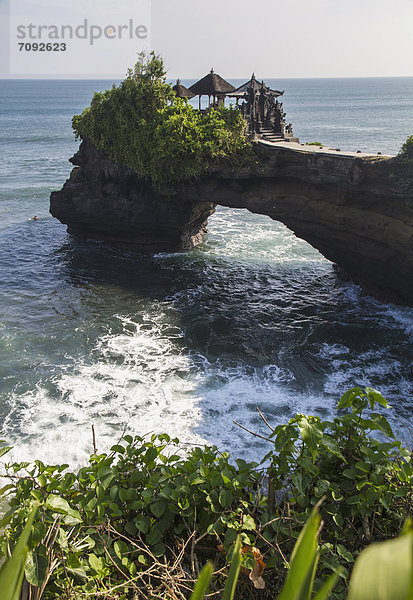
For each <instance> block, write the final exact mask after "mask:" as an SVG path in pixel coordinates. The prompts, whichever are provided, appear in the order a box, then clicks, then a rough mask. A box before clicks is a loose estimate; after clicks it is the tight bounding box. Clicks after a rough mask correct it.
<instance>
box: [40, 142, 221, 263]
mask: <svg viewBox="0 0 413 600" xmlns="http://www.w3.org/2000/svg"><path fill="white" fill-rule="evenodd" d="M70 162H71V163H72V164H73V165H75V168H74V169H73V170H72V173H71V175H70V178H69V179H68V180H67V181H66V183H65V184H64V186H63V188H62V190H60V191H59V192H52V194H51V197H50V212H51V214H52V215H53V216H54V217H57V218H58V219H59V220H60V221H61V222H62V223H64V224H65V225H67V230H68V232H69V233H71V234H75V235H78V236H82V237H87V238H94V239H99V240H106V241H108V242H111V243H113V244H117V245H121V246H124V247H136V248H138V249H139V250H141V251H144V252H145V251H147V252H175V251H176V250H190V249H191V248H193V247H194V246H196V245H197V244H199V243H200V242H201V241H202V239H203V238H204V236H205V233H206V225H207V219H208V217H209V216H210V215H211V214H212V213H213V212H214V210H215V205H214V204H213V203H212V202H210V201H205V202H193V201H192V200H184V199H182V198H181V197H180V196H179V195H178V190H177V189H176V188H173V187H171V188H170V189H168V190H165V191H164V192H163V193H162V194H160V193H158V192H156V191H155V190H154V188H153V187H152V186H151V185H150V184H149V183H147V182H146V181H143V180H142V179H139V177H138V176H137V175H136V173H134V172H133V171H131V170H130V169H129V168H128V167H127V166H125V165H119V164H115V163H113V162H111V161H110V160H108V159H107V158H106V157H105V156H104V155H103V154H101V153H100V152H98V151H97V150H96V149H95V147H94V146H93V145H92V144H91V143H90V142H88V141H83V142H82V143H81V145H80V148H79V151H78V152H77V153H76V154H75V155H74V156H73V157H72V158H71V159H70Z"/></svg>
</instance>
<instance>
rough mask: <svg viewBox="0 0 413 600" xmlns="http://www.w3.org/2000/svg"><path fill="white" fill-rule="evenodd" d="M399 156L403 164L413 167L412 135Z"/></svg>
mask: <svg viewBox="0 0 413 600" xmlns="http://www.w3.org/2000/svg"><path fill="white" fill-rule="evenodd" d="M399 156H400V157H401V160H402V163H403V164H410V165H413V135H410V136H409V137H408V138H407V140H406V141H405V142H404V144H403V146H402V147H401V148H400V152H399Z"/></svg>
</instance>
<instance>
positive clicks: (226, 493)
mask: <svg viewBox="0 0 413 600" xmlns="http://www.w3.org/2000/svg"><path fill="white" fill-rule="evenodd" d="M219 503H220V505H221V506H223V507H224V508H227V507H228V506H231V504H232V493H231V491H230V490H227V489H226V488H223V489H222V490H221V491H220V493H219Z"/></svg>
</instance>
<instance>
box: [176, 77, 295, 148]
mask: <svg viewBox="0 0 413 600" xmlns="http://www.w3.org/2000/svg"><path fill="white" fill-rule="evenodd" d="M173 89H174V91H175V93H176V94H177V96H178V97H180V98H192V97H194V96H198V106H199V110H201V98H202V96H208V108H206V109H205V110H211V109H214V108H219V107H220V106H223V105H224V103H225V98H234V99H235V100H236V105H237V106H238V107H239V108H240V110H241V112H242V115H243V117H244V119H245V121H246V123H247V131H248V133H249V135H250V136H251V137H252V138H253V139H256V138H261V139H263V140H265V141H268V142H279V141H280V142H281V141H292V142H298V141H299V139H298V138H296V137H294V134H293V128H292V125H291V123H288V124H287V123H286V121H285V112H284V110H283V105H282V103H281V102H279V101H278V98H279V97H280V96H282V95H283V94H284V91H282V92H280V91H278V90H272V89H271V88H270V87H268V86H267V85H265V83H264V82H263V81H261V82H259V81H258V80H257V79H256V77H255V75H254V73H253V74H252V76H251V79H250V80H249V81H247V82H246V83H243V84H242V85H241V86H240V87H238V88H236V89H235V88H234V86H233V85H232V84H231V83H229V82H228V81H225V79H223V78H222V77H221V76H220V75H218V74H217V73H214V70H213V69H211V71H210V72H209V73H208V75H205V77H203V78H202V79H200V80H199V81H197V82H196V83H194V84H193V85H191V87H190V88H189V89H187V88H186V87H184V86H183V85H182V84H181V83H180V80H179V79H178V80H177V82H176V85H175V86H174V88H173Z"/></svg>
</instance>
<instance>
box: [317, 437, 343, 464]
mask: <svg viewBox="0 0 413 600" xmlns="http://www.w3.org/2000/svg"><path fill="white" fill-rule="evenodd" d="M321 443H322V444H323V446H324V448H325V449H326V450H327V451H328V452H330V453H331V454H334V456H337V457H338V458H341V460H343V461H344V462H347V461H346V459H345V457H344V456H343V454H342V453H341V450H340V447H339V445H338V444H337V442H336V441H335V440H334V439H333V438H332V437H330V436H328V435H324V436H323V439H322V440H321Z"/></svg>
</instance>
